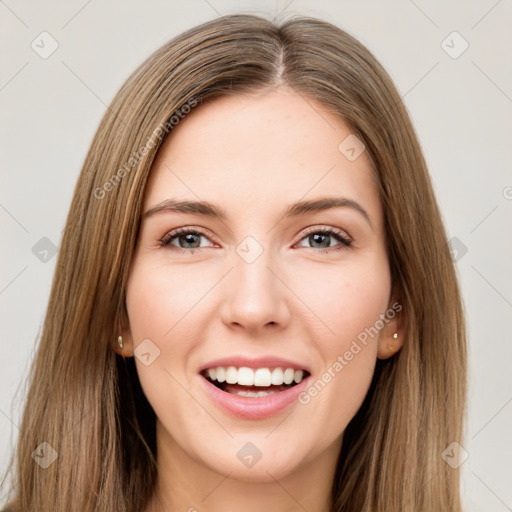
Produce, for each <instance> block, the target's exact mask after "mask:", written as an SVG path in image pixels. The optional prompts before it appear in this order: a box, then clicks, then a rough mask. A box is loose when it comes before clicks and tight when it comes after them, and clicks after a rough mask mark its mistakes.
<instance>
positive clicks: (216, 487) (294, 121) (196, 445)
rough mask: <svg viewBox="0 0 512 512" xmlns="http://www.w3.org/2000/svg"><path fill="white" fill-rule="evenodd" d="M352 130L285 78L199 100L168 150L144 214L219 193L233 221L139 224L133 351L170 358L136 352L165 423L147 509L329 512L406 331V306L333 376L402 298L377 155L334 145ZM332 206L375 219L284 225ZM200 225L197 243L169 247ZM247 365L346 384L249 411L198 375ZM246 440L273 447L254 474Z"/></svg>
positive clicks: (347, 216) (167, 218) (174, 216)
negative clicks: (251, 361)
mask: <svg viewBox="0 0 512 512" xmlns="http://www.w3.org/2000/svg"><path fill="white" fill-rule="evenodd" d="M350 133H351V132H350V129H349V128H348V127H347V125H346V124H345V123H343V122H342V121H341V120H340V119H339V117H338V116H335V115H334V114H333V113H332V112H330V111H329V110H328V109H327V108H326V107H324V106H323V105H322V104H320V103H318V102H316V101H315V100H313V99H311V98H307V101H306V100H305V98H304V97H302V96H301V95H299V94H297V93H296V92H294V91H293V90H292V89H290V88H288V87H284V86H280V87H278V88H274V89H271V90H265V91H262V92H261V93H259V94H252V95H238V96H229V97H223V98H220V99H217V100H215V101H213V102H211V103H209V104H205V105H203V106H198V107H196V109H195V110H193V111H192V112H191V113H190V114H188V115H187V116H186V117H185V119H183V120H181V121H180V123H179V125H177V126H176V127H175V128H174V129H173V131H172V133H171V134H170V136H169V137H168V138H167V139H166V140H165V142H164V144H163V145H162V147H161V149H160V151H159V153H158V156H157V159H156V160H155V162H154V164H153V167H152V170H151V174H150V178H149V181H148V184H147V188H146V191H145V197H144V207H143V212H146V211H148V210H149V209H151V208H153V207H154V206H156V205H158V204H160V203H162V202H163V201H165V200H168V199H170V198H173V199H176V200H181V201H184V200H188V201H207V202H209V203H212V204H215V205H217V206H219V207H220V208H222V209H223V210H224V211H225V212H226V215H227V217H226V218H225V219H219V218H214V217H211V216H206V215H201V214H199V213H183V212H175V211H169V210H162V211H159V212H157V213H153V214H152V215H149V216H145V217H144V218H143V221H142V224H141V230H140V233H139V238H138V242H137V247H136V250H135V254H134V260H133V263H132V267H131V271H130V276H129V280H128V284H127V290H126V305H127V311H128V317H129V319H128V320H129V322H126V328H125V329H124V331H123V339H124V349H123V351H122V352H123V355H124V356H133V355H134V350H135V349H136V348H137V346H138V345H139V344H141V343H142V342H143V340H146V339H149V340H151V342H152V343H153V344H154V346H156V347H158V349H159V350H160V355H159V357H157V358H156V359H155V360H154V361H153V362H152V363H151V364H150V365H148V366H146V365H144V364H143V363H142V362H141V360H140V358H138V357H136V359H135V362H136V367H137V372H138V375H139V378H140V382H141V385H142V388H143V390H144V393H145V395H146V397H147V399H148V401H149V402H150V404H151V406H152V407H153V409H154V411H155V413H156V416H157V452H158V460H157V463H158V484H157V492H156V495H155V497H154V499H153V500H152V501H151V503H150V504H149V506H148V508H147V509H146V512H156V511H171V510H172V511H174V510H182V511H187V510H190V511H192V510H197V511H209V512H221V511H222V512H225V511H226V510H244V511H246V512H256V511H258V512H260V511H261V510H272V511H287V512H291V511H296V510H308V511H309V512H327V511H328V510H329V509H330V506H331V501H330V490H331V486H332V481H333V477H334V472H335V468H336V463H337V458H338V454H339V451H340V448H341V443H342V437H343V431H344V430H345V428H346V426H347V424H348V423H349V422H350V420H351V419H352V418H353V416H354V415H355V414H356V412H357V410H358V408H359V407H360V405H361V403H362V401H363V399H364V397H365V395H366V393H367V390H368V387H369V385H370V382H371V379H372V374H373V370H374V367H375V363H376V359H377V358H387V357H390V356H392V355H393V354H394V353H395V352H396V351H397V350H398V349H399V348H400V346H401V343H402V342H403V339H404V337H405V336H404V332H403V328H404V326H403V323H404V318H403V316H404V315H403V312H402V313H401V314H400V315H396V316H394V318H392V319H390V320H389V321H388V322H387V323H384V327H383V328H382V329H380V331H379V334H378V335H377V336H373V337H369V338H368V342H367V344H366V345H362V344H360V345H361V347H362V348H361V350H360V351H359V352H357V354H356V355H354V357H353V358H351V360H350V361H345V362H346V364H345V363H344V365H343V369H342V371H339V372H334V377H332V375H333V371H332V367H333V363H334V362H335V361H337V360H338V361H339V359H337V358H338V356H340V355H343V354H345V353H346V351H347V350H349V349H350V347H351V343H353V341H354V340H355V339H357V336H358V335H360V333H361V332H363V331H364V330H365V328H369V327H371V326H374V325H375V324H376V321H377V320H378V319H379V318H382V317H381V315H382V314H384V313H385V312H386V311H387V310H388V309H389V308H390V307H391V304H393V302H394V301H395V299H396V297H394V296H393V294H392V289H391V279H390V272H389V265H388V259H387V255H386V251H385V235H384V226H383V214H382V211H381V210H382V207H381V204H380V200H379V195H378V189H377V185H376V183H375V182H374V179H373V176H372V172H371V169H370V161H369V158H368V157H367V155H366V153H365V152H364V153H363V154H362V155H361V156H360V157H359V158H357V159H356V160H354V161H349V159H347V158H346V156H345V155H344V154H342V152H340V150H339V149H338V146H339V144H340V142H341V141H343V140H344V139H345V138H346V137H347V136H348V135H349V134H350ZM324 197H329V198H330V197H343V198H347V199H350V200H351V201H354V202H356V203H357V204H358V205H359V206H360V207H361V209H363V210H364V211H365V212H366V214H367V217H366V216H365V214H363V213H361V211H359V210H358V209H357V207H352V206H350V205H347V206H342V207H335V208H330V209H326V210H319V211H311V212H306V213H302V214H301V215H298V216H289V217H283V212H284V210H285V209H286V208H287V207H288V206H289V205H291V204H292V203H295V202H298V201H310V200H314V199H318V198H324ZM188 227H190V228H194V229H195V230H198V231H201V232H202V234H201V236H194V235H188V237H186V236H185V235H183V234H181V237H180V236H177V237H174V238H171V240H172V241H171V243H170V244H169V245H167V246H162V245H161V244H160V242H159V241H160V240H161V239H162V238H163V237H165V236H166V235H168V234H169V233H171V232H172V231H173V230H175V229H176V228H188ZM312 227H314V228H315V229H312V230H311V231H310V232H309V231H308V230H307V229H306V228H312ZM322 228H323V229H328V228H330V229H332V230H334V231H336V232H338V233H340V234H341V235H342V236H343V237H344V238H348V239H350V241H351V245H350V246H346V245H344V244H343V243H342V242H340V241H339V240H337V239H336V237H334V236H333V235H324V236H323V237H322V233H321V232H320V233H318V229H320V230H321V229H322ZM314 233H317V234H316V235H314ZM247 236H251V237H253V239H255V240H256V241H257V242H258V244H259V245H260V247H261V254H260V255H259V257H257V258H256V259H255V260H254V261H252V262H251V263H248V262H247V261H246V260H245V259H244V258H243V257H241V256H240V254H242V253H240V252H237V247H238V246H239V244H241V242H242V241H244V239H245V238H246V237H247ZM168 241H169V237H168ZM187 244H188V245H187ZM194 244H195V245H194ZM191 245H193V247H196V248H190V247H191ZM242 245H243V244H242ZM244 247H246V248H247V247H248V246H247V245H245V246H244ZM250 247H251V249H250V250H251V251H256V250H258V249H255V247H256V246H254V245H251V246H250ZM336 249H340V250H336ZM395 332H398V333H399V334H400V336H399V337H398V339H394V338H393V334H394V333H395ZM237 355H242V356H245V357H248V358H256V357H262V356H268V355H271V356H275V357H282V358H286V359H291V360H292V361H295V362H298V363H303V364H304V366H307V367H308V368H309V369H310V373H311V375H310V376H309V377H308V379H309V381H310V383H311V385H312V384H313V383H314V382H315V381H316V380H317V379H320V378H322V375H323V374H324V373H325V372H326V371H327V370H328V368H331V377H332V378H331V379H330V381H329V382H328V383H327V384H326V385H325V387H324V388H323V389H322V390H321V392H319V393H318V394H317V395H316V396H314V397H311V400H310V401H309V402H308V403H307V404H304V403H299V401H297V400H295V401H294V402H293V403H291V404H290V405H288V406H287V407H286V408H285V409H284V410H282V411H280V412H279V413H278V414H275V415H272V416H270V417H265V418H258V419H247V418H240V417H237V416H236V415H233V414H230V413H229V412H226V411H225V410H223V409H221V408H220V407H218V405H217V404H216V403H215V402H214V401H212V399H211V397H210V396H209V395H208V394H207V393H205V391H204V386H203V385H202V383H201V382H200V379H203V378H204V377H202V376H201V375H200V374H199V373H198V372H199V369H200V368H201V367H202V366H203V365H204V364H205V363H208V362H210V361H213V360H215V359H219V358H224V357H229V356H237ZM252 400H258V398H252ZM249 442H250V443H252V444H253V445H255V446H256V447H257V449H258V450H259V452H260V453H261V458H260V459H259V460H258V461H257V463H255V464H254V465H253V466H252V467H247V466H246V465H245V464H243V463H241V460H240V459H239V457H238V456H237V453H238V451H239V450H240V449H241V448H242V447H243V446H244V445H246V443H249Z"/></svg>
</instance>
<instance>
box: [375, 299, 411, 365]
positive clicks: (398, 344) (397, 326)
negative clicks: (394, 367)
mask: <svg viewBox="0 0 512 512" xmlns="http://www.w3.org/2000/svg"><path fill="white" fill-rule="evenodd" d="M406 315H407V313H406V311H405V310H404V307H403V305H402V303H401V302H400V301H399V300H398V296H397V295H396V294H394V295H393V296H392V297H391V300H390V301H389V306H388V309H387V310H386V313H385V318H386V319H387V322H384V327H383V328H382V330H381V333H380V337H379V343H378V348H377V357H378V358H379V359H388V358H389V357H391V356H393V355H394V354H396V353H397V352H398V351H399V350H400V349H401V348H402V346H403V345H404V342H405V340H406V339H407V321H406V320H407V316H406Z"/></svg>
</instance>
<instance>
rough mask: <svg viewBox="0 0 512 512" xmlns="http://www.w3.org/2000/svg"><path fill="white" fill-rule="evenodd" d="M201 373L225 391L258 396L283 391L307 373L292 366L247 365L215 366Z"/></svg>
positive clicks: (253, 396) (297, 382) (298, 381)
mask: <svg viewBox="0 0 512 512" xmlns="http://www.w3.org/2000/svg"><path fill="white" fill-rule="evenodd" d="M202 375H203V376H204V377H205V378H206V379H208V381H209V382H211V383H212V384H213V385H214V386H216V387H217V388H218V389H220V390H222V391H224V392H226V393H231V394H235V395H238V396H244V397H250V398H258V397H262V396H268V395H272V394H274V393H279V392H280V391H285V390H286V389H289V388H290V387H293V386H295V384H299V383H300V382H302V379H303V378H305V377H307V375H309V374H308V372H307V371H305V370H295V369H293V368H281V367H277V368H256V369H253V368H248V367H247V366H242V367H240V368H237V367H235V366H228V367H224V366H217V367H215V368H208V369H207V370H204V371H203V373H202ZM263 388H265V389H263Z"/></svg>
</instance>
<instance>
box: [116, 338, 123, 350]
mask: <svg viewBox="0 0 512 512" xmlns="http://www.w3.org/2000/svg"><path fill="white" fill-rule="evenodd" d="M117 344H118V345H119V348H120V349H121V350H123V347H124V345H123V337H122V336H119V338H117Z"/></svg>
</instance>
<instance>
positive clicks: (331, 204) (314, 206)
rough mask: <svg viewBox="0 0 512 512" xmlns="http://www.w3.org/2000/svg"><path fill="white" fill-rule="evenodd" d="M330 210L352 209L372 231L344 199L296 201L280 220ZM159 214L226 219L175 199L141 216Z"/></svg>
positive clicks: (210, 207)
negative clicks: (189, 214)
mask: <svg viewBox="0 0 512 512" xmlns="http://www.w3.org/2000/svg"><path fill="white" fill-rule="evenodd" d="M331 208H352V209H353V210H355V211H357V212H359V213H360V214H361V215H362V216H363V217H364V218H365V219H366V221H367V222H368V224H370V226H371V228H372V229H373V225H372V222H371V220H370V216H369V215H368V212H367V211H366V210H365V209H364V208H363V207H362V206H361V205H360V204H359V203H357V202H356V201H354V200H352V199H348V198H345V197H322V198H320V199H315V200H311V201H298V202H296V203H293V204H291V205H289V206H288V207H287V208H286V209H285V210H284V212H283V214H282V215H281V218H283V217H297V216H299V215H305V214H308V213H312V212H320V211H325V210H330V209H331ZM159 212H176V213H192V214H196V215H204V216H206V217H211V218H215V219H220V220H226V219H227V218H228V215H227V213H226V211H225V210H223V209H222V208H221V207H220V206H217V205H214V204H212V203H209V202H207V201H178V200H175V199H166V200H165V201H162V202H161V203H158V204H156V205H155V206H152V207H151V208H149V210H147V211H146V212H145V213H144V214H143V218H147V217H150V216H152V215H154V214H156V213H159Z"/></svg>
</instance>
